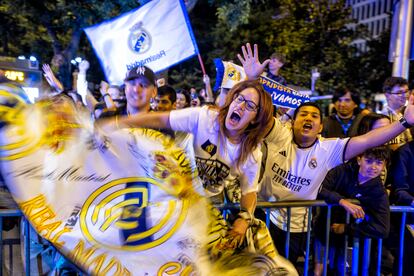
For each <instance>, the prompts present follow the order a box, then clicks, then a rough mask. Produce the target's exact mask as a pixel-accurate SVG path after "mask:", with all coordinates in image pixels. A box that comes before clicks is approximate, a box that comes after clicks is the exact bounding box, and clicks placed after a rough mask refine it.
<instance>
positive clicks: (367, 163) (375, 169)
mask: <svg viewBox="0 0 414 276" xmlns="http://www.w3.org/2000/svg"><path fill="white" fill-rule="evenodd" d="M357 161H358V165H359V179H360V181H361V180H362V181H363V182H364V181H367V180H369V179H372V178H375V177H377V176H379V175H380V174H381V171H382V170H383V169H384V166H385V161H384V160H380V159H377V158H374V157H373V156H366V155H363V156H361V157H358V158H357Z"/></svg>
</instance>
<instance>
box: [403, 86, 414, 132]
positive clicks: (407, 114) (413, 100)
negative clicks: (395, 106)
mask: <svg viewBox="0 0 414 276" xmlns="http://www.w3.org/2000/svg"><path fill="white" fill-rule="evenodd" d="M404 118H405V119H406V120H407V122H408V123H409V124H410V125H414V94H411V95H410V97H409V98H408V104H407V108H406V109H405V111H404Z"/></svg>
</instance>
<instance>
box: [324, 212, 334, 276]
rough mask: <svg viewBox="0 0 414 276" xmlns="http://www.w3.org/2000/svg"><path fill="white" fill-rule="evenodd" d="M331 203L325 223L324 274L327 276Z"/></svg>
mask: <svg viewBox="0 0 414 276" xmlns="http://www.w3.org/2000/svg"><path fill="white" fill-rule="evenodd" d="M331 208H332V206H331V205H328V211H327V213H326V224H325V252H324V256H323V275H324V276H326V275H327V273H328V265H327V264H328V256H329V233H330V232H331Z"/></svg>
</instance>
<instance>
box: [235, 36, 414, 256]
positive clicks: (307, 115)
mask: <svg viewBox="0 0 414 276" xmlns="http://www.w3.org/2000/svg"><path fill="white" fill-rule="evenodd" d="M242 52H243V57H242V56H241V55H238V57H239V59H240V61H241V63H242V64H243V67H244V70H245V72H246V75H247V76H248V78H249V79H254V78H257V77H258V76H259V75H260V74H261V73H262V72H263V69H264V67H265V66H266V65H267V63H268V62H269V61H268V60H266V61H264V62H263V63H260V61H259V59H258V50H257V45H254V51H252V49H251V46H250V44H247V45H246V46H243V47H242ZM413 102H414V97H413V96H411V97H410V99H409V103H408V106H407V108H406V110H405V113H404V117H401V120H400V121H396V122H394V123H392V124H390V125H389V126H386V127H383V128H380V129H376V130H373V131H370V132H368V133H367V134H364V135H361V136H356V137H353V138H345V139H339V138H332V139H324V138H322V137H319V136H318V134H319V133H320V132H321V131H322V127H323V126H322V113H321V110H320V108H319V107H318V106H317V105H316V104H315V103H311V102H308V103H304V104H302V105H301V106H299V107H298V108H297V109H296V110H295V113H294V116H293V120H292V128H287V127H285V126H283V125H282V123H281V122H280V121H279V120H276V119H275V121H274V125H273V127H272V129H271V130H270V131H269V134H268V135H267V137H266V138H265V143H266V144H267V147H268V153H269V154H268V155H267V159H266V160H265V162H266V164H265V171H264V174H263V177H262V180H261V181H260V183H259V185H260V188H259V196H260V198H261V199H262V200H278V201H285V200H314V199H316V195H317V193H318V190H319V187H320V185H321V183H322V181H323V179H324V178H325V176H326V174H327V173H328V171H329V170H330V169H332V168H333V167H335V166H337V165H339V164H341V163H343V162H344V161H346V160H349V159H351V158H353V157H355V156H357V155H358V154H360V153H362V152H364V151H365V150H367V149H369V148H372V147H375V146H379V145H382V144H384V143H385V142H387V141H389V140H390V139H392V138H394V137H395V136H397V135H398V134H400V133H401V132H403V131H404V130H405V129H406V128H408V127H410V126H411V125H412V124H414V105H413ZM271 221H272V224H271V226H272V227H270V232H271V234H272V237H273V239H274V241H275V245H276V248H277V249H278V251H279V252H280V253H281V254H282V255H284V244H285V238H286V230H287V225H286V223H287V214H286V210H283V209H279V210H277V209H275V210H272V211H271ZM306 224H307V214H306V208H303V207H302V208H294V209H292V210H291V225H290V226H291V227H290V231H291V232H292V233H291V241H290V250H291V252H289V260H291V261H292V262H293V263H295V262H296V260H297V257H298V256H299V254H300V252H301V251H302V252H303V250H302V248H303V245H304V241H305V238H306V231H307V225H306Z"/></svg>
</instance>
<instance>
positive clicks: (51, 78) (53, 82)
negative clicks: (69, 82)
mask: <svg viewBox="0 0 414 276" xmlns="http://www.w3.org/2000/svg"><path fill="white" fill-rule="evenodd" d="M42 69H43V76H44V77H45V79H46V81H47V82H48V83H49V85H50V86H51V87H53V88H54V89H55V90H56V91H57V92H59V93H60V92H62V91H63V90H64V89H63V85H62V83H61V82H60V81H59V80H58V79H57V78H56V77H55V74H53V71H52V69H51V68H50V66H49V64H43V66H42Z"/></svg>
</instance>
